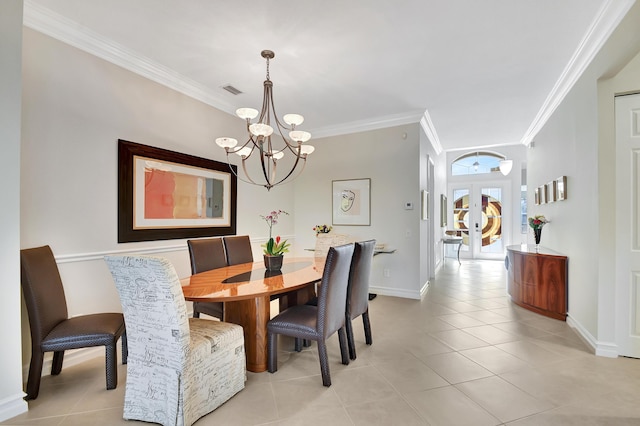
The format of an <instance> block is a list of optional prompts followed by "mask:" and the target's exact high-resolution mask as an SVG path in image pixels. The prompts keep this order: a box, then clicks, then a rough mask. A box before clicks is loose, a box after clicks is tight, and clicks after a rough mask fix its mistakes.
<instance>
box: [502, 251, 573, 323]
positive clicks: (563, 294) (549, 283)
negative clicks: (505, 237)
mask: <svg viewBox="0 0 640 426" xmlns="http://www.w3.org/2000/svg"><path fill="white" fill-rule="evenodd" d="M567 262H568V260H567V256H563V255H561V254H560V253H556V252H553V251H551V250H548V249H544V248H542V247H541V248H540V251H539V252H536V249H535V246H531V245H528V246H526V245H524V246H520V245H517V246H508V247H507V257H506V259H505V266H506V268H507V271H508V274H507V277H508V278H507V284H508V291H509V295H510V296H511V300H512V301H513V303H515V304H516V305H518V306H522V307H523V308H525V309H529V310H530V311H533V312H536V313H539V314H541V315H546V316H548V317H551V318H555V319H559V320H563V321H566V319H567V293H568V288H567V279H568V278H567V275H568V272H567V271H568V270H567Z"/></svg>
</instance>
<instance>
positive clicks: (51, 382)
mask: <svg viewBox="0 0 640 426" xmlns="http://www.w3.org/2000/svg"><path fill="white" fill-rule="evenodd" d="M505 283H506V277H505V270H504V266H503V263H502V262H499V261H465V262H463V264H462V265H458V264H457V263H455V262H446V264H445V265H444V267H443V268H441V269H440V271H439V272H438V275H437V277H436V279H435V280H434V281H433V282H432V283H431V285H430V287H429V290H428V292H427V294H426V295H425V296H424V297H423V299H422V300H421V301H418V300H408V299H401V298H396V297H385V296H378V297H377V298H376V299H374V300H373V301H372V302H371V303H370V309H369V310H370V315H371V323H372V329H373V345H372V346H367V345H365V344H364V336H363V331H362V323H361V321H360V320H359V319H357V320H356V323H355V330H356V340H357V353H358V359H357V360H356V361H353V362H351V363H350V364H349V365H348V366H344V365H341V364H340V351H339V348H338V339H337V336H334V337H332V339H331V341H330V343H329V347H330V352H329V359H330V367H331V376H332V382H333V385H332V386H331V387H330V388H325V387H323V386H322V382H321V378H320V367H319V363H318V356H317V352H316V349H315V348H316V346H315V344H313V345H312V346H311V347H310V348H305V350H304V351H303V352H302V353H295V352H293V351H292V348H293V342H292V341H291V340H290V339H287V338H282V337H281V338H280V351H281V352H280V354H279V357H278V361H279V367H278V368H279V370H278V372H277V373H275V374H269V373H259V374H254V373H249V374H248V381H247V386H246V388H245V389H244V390H243V391H242V392H240V393H239V394H238V395H236V396H235V397H234V398H233V399H231V400H230V401H228V402H227V403H226V404H224V405H223V406H222V407H220V408H218V409H217V410H216V411H214V412H213V413H211V414H209V415H207V416H205V417H203V418H202V419H200V420H199V421H198V422H197V423H196V425H198V426H205V425H294V424H296V425H298V424H300V425H302V424H304V425H306V426H312V425H326V424H331V425H393V424H396V425H453V424H455V425H474V426H476V425H513V426H516V425H518V426H528V425H585V424H589V425H640V360H634V359H627V358H617V359H609V358H602V357H596V356H594V355H593V354H592V353H591V352H590V350H589V349H588V348H587V346H586V345H585V344H584V343H583V342H582V341H581V339H580V338H579V337H578V336H577V335H576V334H575V332H574V331H573V330H572V329H571V328H570V327H569V326H568V325H567V324H566V323H565V322H562V321H556V320H553V319H548V318H545V317H541V316H539V315H537V314H534V313H531V312H529V311H526V310H524V309H521V308H519V307H517V306H515V305H513V304H511V303H510V302H509V300H508V297H507V295H506V290H505ZM125 377H126V367H124V366H122V365H121V366H119V378H120V381H119V386H118V388H117V389H115V390H112V391H107V390H105V389H104V359H103V358H96V359H94V360H92V361H89V362H86V363H83V364H81V365H77V366H73V367H68V368H64V369H63V371H62V374H61V375H60V376H57V377H51V376H47V377H44V378H43V380H42V388H41V390H40V396H39V397H38V399H37V400H35V401H30V402H29V411H28V412H27V413H25V414H22V415H20V416H18V417H16V418H13V419H10V420H7V421H5V422H4V423H1V424H3V425H21V424H28V425H56V426H69V425H117V424H128V425H131V424H140V425H142V424H144V423H134V422H126V421H124V420H123V419H122V405H123V398H124V387H125V386H124V383H125Z"/></svg>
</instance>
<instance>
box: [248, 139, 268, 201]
mask: <svg viewBox="0 0 640 426" xmlns="http://www.w3.org/2000/svg"><path fill="white" fill-rule="evenodd" d="M268 141H269V142H268V145H269V147H270V145H271V137H269V138H268ZM259 148H260V160H261V161H260V165H261V166H262V174H263V176H264V180H265V182H267V185H266V186H267V189H269V188H271V187H272V186H273V185H272V184H271V180H270V179H269V174H270V172H271V158H270V157H269V155H265V153H264V139H263V140H262V144H261V145H260V147H259ZM265 157H266V159H267V161H268V162H269V163H268V164H265ZM245 173H246V172H245Z"/></svg>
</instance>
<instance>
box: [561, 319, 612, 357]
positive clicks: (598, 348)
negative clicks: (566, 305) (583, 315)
mask: <svg viewBox="0 0 640 426" xmlns="http://www.w3.org/2000/svg"><path fill="white" fill-rule="evenodd" d="M567 324H569V326H570V327H572V328H573V329H575V330H576V332H577V333H578V335H579V336H580V337H581V338H582V340H584V342H585V343H586V344H587V345H589V346H590V347H591V350H592V351H593V352H594V353H595V354H596V355H597V356H602V357H606V358H617V357H618V356H619V353H618V345H617V344H615V343H614V342H600V341H598V340H597V339H596V338H595V337H593V335H592V334H591V333H589V331H588V330H587V329H586V328H584V327H583V326H582V325H581V324H580V323H579V322H578V321H576V320H575V319H573V318H572V317H571V315H570V314H569V315H567Z"/></svg>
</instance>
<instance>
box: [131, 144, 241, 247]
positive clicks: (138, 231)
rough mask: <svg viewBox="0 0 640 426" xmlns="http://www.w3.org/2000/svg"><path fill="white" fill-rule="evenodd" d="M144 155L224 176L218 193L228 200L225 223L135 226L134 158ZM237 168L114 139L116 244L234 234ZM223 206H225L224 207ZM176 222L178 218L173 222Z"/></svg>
mask: <svg viewBox="0 0 640 426" xmlns="http://www.w3.org/2000/svg"><path fill="white" fill-rule="evenodd" d="M136 158H144V159H147V160H151V161H153V160H157V161H159V162H166V163H174V164H176V165H184V166H186V167H189V168H193V169H194V170H198V169H200V170H201V171H206V170H209V171H215V172H216V173H220V174H221V176H225V180H226V179H228V182H227V184H226V186H225V187H226V188H227V189H228V194H227V193H226V192H227V191H225V193H224V194H223V196H222V199H223V203H228V204H229V206H228V210H226V211H227V212H228V218H227V220H226V221H225V223H223V224H220V225H214V226H207V225H204V226H201V225H198V224H196V223H195V222H194V223H192V224H190V225H184V224H182V223H183V222H184V221H183V222H180V223H181V224H178V225H170V226H158V227H154V226H145V227H138V226H135V225H134V223H135V218H134V215H135V214H136V213H135V205H136V200H134V197H135V193H136V191H135V186H134V185H135V182H134V175H135V167H136V166H135V161H134V160H135V159H136ZM236 173H237V168H236V166H234V165H229V164H227V163H222V162H219V161H214V160H209V159H206V158H201V157H195V156H193V155H188V154H183V153H180V152H175V151H169V150H166V149H161V148H155V147H152V146H148V145H142V144H139V143H136V142H130V141H126V140H122V139H120V140H118V243H129V242H136V241H155V240H170V239H180V238H198V237H210V236H221V235H234V234H235V233H236V213H237V188H238V180H237V176H236ZM224 208H225V209H226V208H227V207H226V206H225V207H224ZM176 222H178V221H176Z"/></svg>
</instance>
